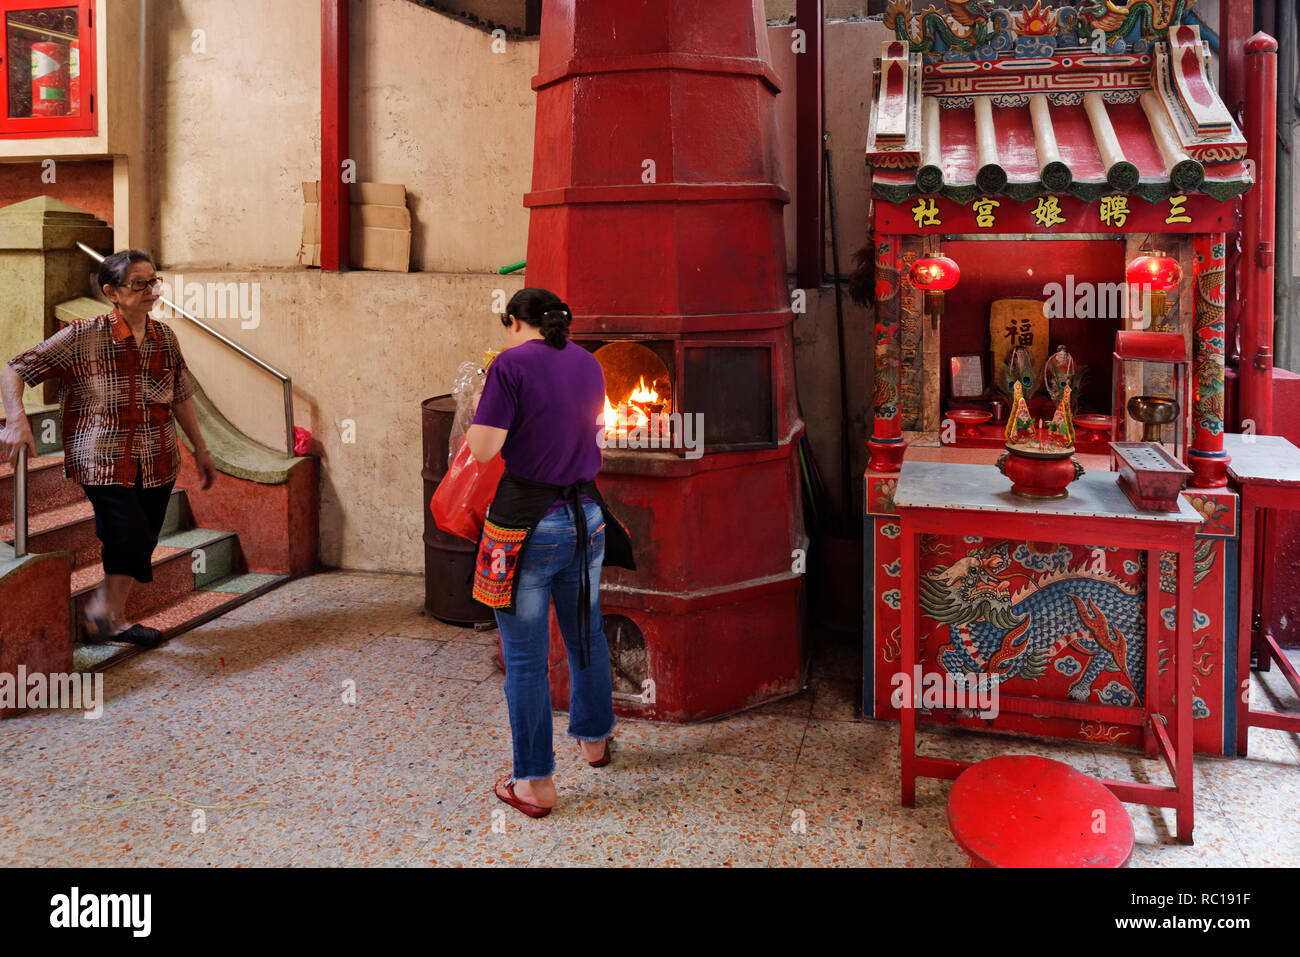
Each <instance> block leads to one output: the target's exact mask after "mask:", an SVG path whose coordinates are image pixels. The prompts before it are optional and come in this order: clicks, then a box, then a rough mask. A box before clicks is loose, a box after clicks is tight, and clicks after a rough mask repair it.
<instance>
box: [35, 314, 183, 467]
mask: <svg viewBox="0 0 1300 957" xmlns="http://www.w3.org/2000/svg"><path fill="white" fill-rule="evenodd" d="M9 366H10V367H11V368H12V369H14V371H16V372H17V373H18V375H20V376H21V377H22V379H23V381H24V382H26V383H27V384H28V385H33V386H34V385H38V384H39V383H41V382H44V381H45V380H47V379H55V378H57V379H58V380H59V406H60V412H61V415H62V421H63V453H64V466H63V470H64V474H65V475H67V476H68V477H70V478H73V479H75V480H76V481H78V482H80V483H81V484H82V485H128V486H130V485H135V482H136V475H137V466H138V468H139V469H140V470H141V471H142V472H143V485H144V487H145V488H156V487H157V486H160V485H165V484H167V483H168V482H172V481H175V479H176V475H177V473H178V472H179V471H180V464H181V460H180V454H179V451H178V449H177V445H176V426H175V423H174V421H173V418H172V405H173V403H177V402H183V401H185V400H186V399H188V398H189V397H190V396H192V395H194V393H195V392H196V391H197V389H198V387H197V385H196V384H195V382H194V377H193V376H191V375H190V372H189V367H188V366H186V364H185V359H184V357H183V356H182V355H181V347H180V343H179V342H178V341H177V339H176V333H174V332H173V331H172V330H171V329H169V328H167V327H166V326H165V325H163V324H162V323H161V322H158V321H157V320H155V319H151V318H149V319H146V320H145V334H144V338H143V339H142V340H141V342H140V344H139V345H138V346H137V345H136V342H135V337H134V336H133V335H131V330H130V328H129V327H128V326H127V324H126V322H125V321H124V320H123V319H122V318H121V317H120V316H118V314H117V312H116V311H114V312H111V313H107V314H105V315H102V316H96V317H95V318H93V319H85V320H81V321H78V322H72V323H69V324H68V325H67V326H65V327H64V328H63V329H61V330H59V331H58V332H56V333H55V334H54V335H52V336H50V338H48V339H46V340H45V341H44V342H42V343H41V344H40V345H38V346H36V347H35V348H33V349H29V350H28V351H27V352H24V353H23V354H22V355H19V356H16V357H15V358H13V359H11V360H9Z"/></svg>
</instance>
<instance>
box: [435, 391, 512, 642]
mask: <svg viewBox="0 0 1300 957" xmlns="http://www.w3.org/2000/svg"><path fill="white" fill-rule="evenodd" d="M420 409H421V431H422V432H423V434H424V470H423V472H422V473H421V474H422V476H423V478H424V609H425V611H427V612H428V613H429V614H430V615H432V616H433V617H434V618H437V619H438V620H439V621H445V622H448V623H449V624H453V625H477V624H483V623H490V622H492V621H493V620H494V619H493V616H492V612H491V611H490V610H489V609H488V608H487V607H486V606H485V605H480V604H479V603H478V602H476V601H475V600H474V598H473V596H472V595H471V594H470V589H471V584H470V576H472V575H473V573H474V561H475V558H476V557H477V555H478V546H477V545H476V544H475V543H474V542H471V541H469V540H467V539H464V538H461V537H459V536H458V535H451V534H448V533H447V532H444V531H443V530H442V529H440V528H439V527H438V526H437V524H436V523H435V522H434V520H433V511H432V510H431V508H430V504H431V503H432V502H433V493H434V492H435V491H437V489H438V483H440V482H441V481H442V478H443V476H444V475H446V474H447V442H448V439H449V438H450V437H451V425H452V422H453V421H454V420H455V418H456V400H455V399H454V398H452V396H451V395H435V396H434V397H433V398H431V399H425V400H424V401H423V402H421V403H420Z"/></svg>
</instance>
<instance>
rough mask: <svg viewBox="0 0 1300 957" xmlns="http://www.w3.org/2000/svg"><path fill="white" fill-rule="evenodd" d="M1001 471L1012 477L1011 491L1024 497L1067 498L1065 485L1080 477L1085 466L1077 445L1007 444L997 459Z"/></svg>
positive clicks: (1067, 493)
mask: <svg viewBox="0 0 1300 957" xmlns="http://www.w3.org/2000/svg"><path fill="white" fill-rule="evenodd" d="M997 466H998V471H999V472H1001V473H1002V474H1003V475H1005V476H1006V477H1007V478H1009V479H1011V491H1012V492H1013V493H1014V494H1016V495H1019V496H1022V497H1023V498H1037V499H1044V498H1065V497H1066V496H1067V495H1069V494H1070V493H1069V492H1068V491H1066V486H1067V485H1069V484H1070V483H1071V482H1073V481H1074V480H1075V479H1077V478H1078V477H1079V476H1081V475H1082V474H1083V472H1084V469H1083V466H1082V465H1080V464H1079V461H1078V459H1076V458H1074V447H1073V446H1071V447H1070V448H1065V449H1047V448H1033V447H1030V446H1023V445H1014V446H1013V445H1008V446H1007V450H1006V451H1005V452H1003V453H1002V456H1001V457H1000V458H999V459H998V461H997Z"/></svg>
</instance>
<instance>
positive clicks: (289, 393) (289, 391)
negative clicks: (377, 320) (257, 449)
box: [77, 243, 294, 457]
mask: <svg viewBox="0 0 1300 957" xmlns="http://www.w3.org/2000/svg"><path fill="white" fill-rule="evenodd" d="M77 248H79V249H80V250H81V251H82V252H83V253H85V254H86V255H87V256H89V257H90V258H91V259H93V260H95V262H98V263H102V262H103V261H104V257H103V256H101V255H100V254H99V253H97V252H95V250H93V249H91V248H90V247H89V246H87V245H86V244H85V243H77ZM158 298H159V299H161V300H162V301H163V302H164V303H165V304H166V305H168V306H171V308H172V309H174V310H175V311H176V312H177V313H179V314H180V315H182V316H184V317H185V318H186V319H188V320H189V321H190V322H192V323H194V324H195V325H196V326H198V327H199V328H200V329H202V330H203V331H204V332H206V333H207V334H208V335H210V336H212V338H214V339H217V340H219V341H220V342H222V343H223V344H225V345H226V346H228V347H229V348H231V349H234V350H235V351H236V352H237V353H239V354H240V355H241V356H243V357H244V358H245V359H247V360H248V361H249V362H252V363H253V364H254V365H257V366H259V367H260V368H262V369H264V370H266V371H267V372H269V373H271V375H273V376H275V377H276V378H277V379H279V380H280V384H281V386H282V387H283V389H284V442H285V447H286V450H287V451H288V454H289V456H290V457H292V456H293V454H294V452H293V380H292V379H290V378H289V376H287V375H285V374H284V373H283V372H281V371H280V370H279V369H277V368H276V367H275V366H273V365H271V364H270V363H269V362H263V361H262V360H261V359H259V358H258V357H257V356H255V355H253V353H251V352H249V351H248V350H247V349H245V348H244V347H243V346H241V345H240V344H239V343H237V342H235V341H233V340H231V339H228V338H226V336H224V335H222V334H221V333H220V332H218V331H217V330H216V329H213V328H212V327H211V326H209V325H208V324H207V323H206V322H204V321H203V320H202V319H199V318H196V317H195V316H191V315H190V314H189V313H188V312H186V311H185V310H184V309H182V308H181V307H180V306H178V305H176V303H174V302H172V301H171V300H170V299H167V298H166V297H164V296H159V297H158Z"/></svg>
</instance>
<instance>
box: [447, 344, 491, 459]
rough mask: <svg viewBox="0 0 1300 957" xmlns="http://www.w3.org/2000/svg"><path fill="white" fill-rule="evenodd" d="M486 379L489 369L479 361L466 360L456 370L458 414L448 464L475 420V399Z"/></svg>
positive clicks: (453, 390) (454, 391) (454, 390)
mask: <svg viewBox="0 0 1300 957" xmlns="http://www.w3.org/2000/svg"><path fill="white" fill-rule="evenodd" d="M486 379H487V369H485V368H484V367H483V365H482V363H479V362H470V361H469V360H466V361H465V362H462V363H461V364H460V367H459V368H458V369H457V370H456V378H455V379H454V380H453V381H452V386H451V394H452V398H454V399H455V400H456V416H455V418H453V419H452V421H451V435H450V436H449V437H448V440H447V464H448V465H450V464H451V461H452V459H453V458H455V456H456V452H457V451H458V450H459V449H460V443H461V442H462V441H463V440H464V438H465V433H466V432H468V431H469V427H470V423H471V422H473V421H474V400H475V399H476V398H478V395H479V393H480V392H482V391H483V383H484V382H485V381H486Z"/></svg>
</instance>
